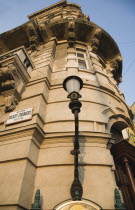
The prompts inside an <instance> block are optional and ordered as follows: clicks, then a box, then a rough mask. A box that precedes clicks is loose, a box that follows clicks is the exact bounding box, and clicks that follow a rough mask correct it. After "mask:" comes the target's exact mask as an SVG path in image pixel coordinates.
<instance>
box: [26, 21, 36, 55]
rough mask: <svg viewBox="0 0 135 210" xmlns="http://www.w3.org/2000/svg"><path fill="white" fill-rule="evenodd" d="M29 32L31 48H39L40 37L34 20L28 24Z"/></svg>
mask: <svg viewBox="0 0 135 210" xmlns="http://www.w3.org/2000/svg"><path fill="white" fill-rule="evenodd" d="M27 34H28V37H29V42H30V47H31V50H32V51H34V50H37V46H38V43H39V37H38V34H37V31H36V29H35V27H34V25H33V23H32V22H31V23H29V24H28V25H27Z"/></svg>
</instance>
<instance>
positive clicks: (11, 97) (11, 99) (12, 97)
mask: <svg viewBox="0 0 135 210" xmlns="http://www.w3.org/2000/svg"><path fill="white" fill-rule="evenodd" d="M2 95H3V97H4V102H5V112H11V111H13V110H14V109H15V108H16V105H17V104H18V100H17V97H16V94H15V89H13V90H9V91H5V92H3V93H2Z"/></svg>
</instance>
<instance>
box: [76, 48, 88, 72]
mask: <svg viewBox="0 0 135 210" xmlns="http://www.w3.org/2000/svg"><path fill="white" fill-rule="evenodd" d="M76 52H77V53H76V56H77V62H78V67H79V68H81V69H87V58H86V51H85V50H83V49H80V48H77V49H76Z"/></svg>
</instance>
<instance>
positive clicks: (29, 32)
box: [0, 0, 122, 83]
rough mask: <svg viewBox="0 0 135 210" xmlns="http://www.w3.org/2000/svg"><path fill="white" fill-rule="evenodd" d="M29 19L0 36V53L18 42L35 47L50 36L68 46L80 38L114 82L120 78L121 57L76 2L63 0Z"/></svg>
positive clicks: (117, 50)
mask: <svg viewBox="0 0 135 210" xmlns="http://www.w3.org/2000/svg"><path fill="white" fill-rule="evenodd" d="M74 11H76V12H74ZM29 18H30V21H29V22H27V23H25V24H23V25H21V26H19V27H17V28H15V29H13V30H11V31H8V32H6V33H3V34H1V35H0V52H1V53H3V52H7V51H8V50H11V49H14V48H16V47H20V45H24V46H25V47H26V48H27V49H31V50H37V49H38V46H39V45H42V44H43V43H47V42H49V41H50V40H51V39H52V38H53V37H56V39H57V40H58V41H62V40H67V42H68V43H69V45H72V44H73V45H74V44H75V43H76V41H81V42H84V43H85V44H88V45H89V46H91V50H92V51H93V52H95V51H96V54H98V55H99V56H101V57H103V59H104V60H105V62H106V63H107V64H109V68H110V70H111V71H112V72H113V76H114V79H115V80H116V81H117V82H118V83H119V82H120V81H121V74H122V59H121V55H120V51H119V49H118V46H117V44H116V43H115V41H114V40H113V39H112V38H111V36H110V35H109V34H108V33H107V32H106V31H104V30H103V29H102V28H100V27H98V26H97V25H96V24H94V23H92V22H91V21H89V17H88V16H87V15H85V14H83V13H82V12H81V9H80V7H79V6H78V5H76V4H72V3H66V1H65V0H63V1H61V2H58V3H57V4H55V5H52V6H51V7H48V8H45V9H43V10H41V11H39V12H36V13H34V14H32V15H30V16H29Z"/></svg>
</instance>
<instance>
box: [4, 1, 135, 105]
mask: <svg viewBox="0 0 135 210" xmlns="http://www.w3.org/2000/svg"><path fill="white" fill-rule="evenodd" d="M56 2H58V1H56V0H0V33H3V32H5V31H8V30H10V29H13V28H15V27H17V26H19V25H21V24H23V23H25V22H27V21H28V18H27V16H28V15H29V14H32V13H33V12H36V11H38V10H40V9H43V8H45V7H47V6H50V5H51V4H54V3H56ZM68 2H73V3H77V4H79V5H81V6H82V10H83V12H84V13H85V14H87V15H89V17H90V20H91V21H92V22H94V23H96V24H97V25H99V26H100V27H101V28H103V29H104V30H106V31H107V32H108V33H109V34H110V35H111V36H112V37H113V39H114V40H115V41H116V43H117V44H118V46H119V49H120V51H121V54H122V57H123V82H122V83H121V84H120V89H121V90H122V92H124V95H125V98H126V102H127V104H128V105H129V106H131V105H132V104H133V103H134V102H135V81H134V80H135V50H134V48H135V0H68Z"/></svg>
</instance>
